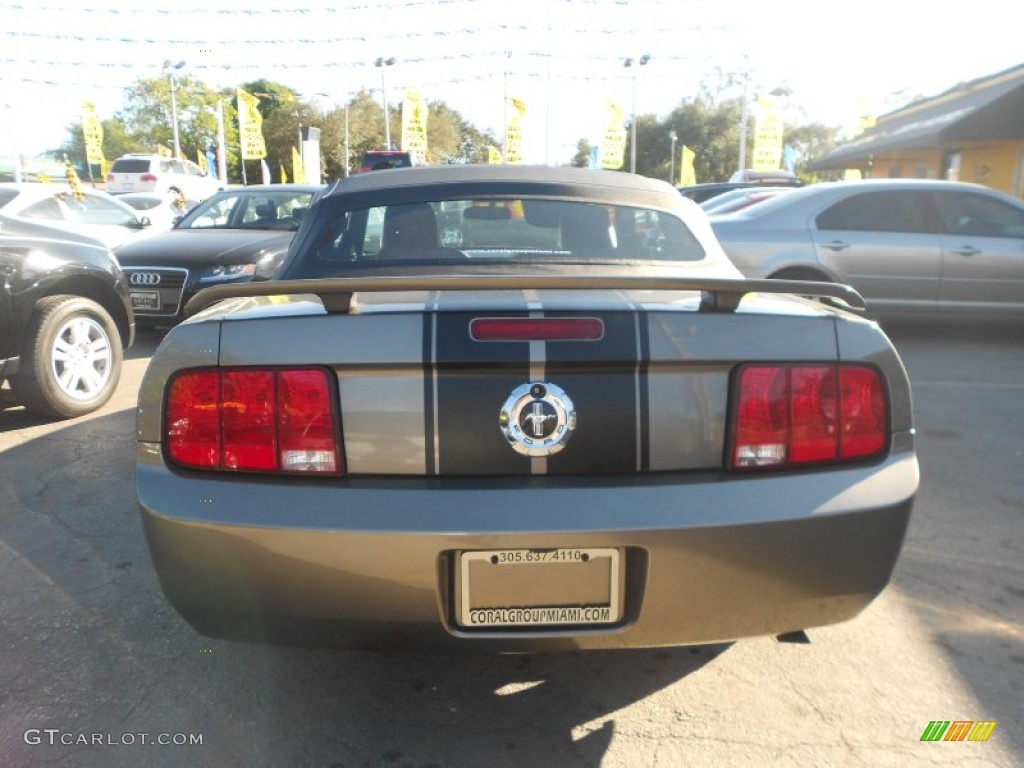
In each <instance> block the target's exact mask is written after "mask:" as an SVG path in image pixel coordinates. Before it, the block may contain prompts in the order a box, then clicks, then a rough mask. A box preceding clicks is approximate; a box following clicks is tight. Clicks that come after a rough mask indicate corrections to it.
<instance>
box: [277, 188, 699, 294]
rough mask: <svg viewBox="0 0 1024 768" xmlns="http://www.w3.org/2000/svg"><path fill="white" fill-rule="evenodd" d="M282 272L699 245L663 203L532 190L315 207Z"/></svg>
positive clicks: (633, 257) (637, 253) (651, 256)
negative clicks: (657, 206) (315, 215)
mask: <svg viewBox="0 0 1024 768" xmlns="http://www.w3.org/2000/svg"><path fill="white" fill-rule="evenodd" d="M319 218H320V220H319V222H317V223H316V224H314V226H313V229H312V230H311V231H310V233H309V236H308V237H307V238H305V239H304V243H305V245H304V246H303V247H302V249H301V251H300V252H298V253H296V254H295V261H294V263H293V269H292V270H291V274H290V275H289V276H290V277H330V276H338V275H342V274H345V273H351V272H357V271H362V270H361V268H364V267H365V268H370V269H372V267H373V266H374V265H378V266H402V265H404V264H412V265H415V264H430V263H436V264H445V263H447V262H452V263H462V264H465V263H466V262H467V261H468V262H477V263H498V262H501V261H508V262H525V263H552V264H559V263H562V264H579V263H591V262H592V263H635V262H665V261H670V262H689V261H699V260H701V259H703V258H704V255H705V253H704V249H703V247H702V246H701V244H700V242H699V241H698V240H697V238H696V237H694V235H693V233H692V232H690V230H689V228H687V226H686V224H684V223H683V221H682V219H680V218H678V217H677V216H675V215H673V214H671V213H667V212H665V211H659V210H653V209H646V208H637V207H631V206H619V205H607V204H602V203H590V202H583V201H566V200H551V199H542V198H533V199H531V198H500V199H495V198H487V199H470V200H444V201H437V202H417V203H403V204H396V205H382V206H374V207H368V208H358V209H354V210H342V211H335V212H330V213H328V211H327V210H325V211H323V213H322V214H321V216H320V217H319Z"/></svg>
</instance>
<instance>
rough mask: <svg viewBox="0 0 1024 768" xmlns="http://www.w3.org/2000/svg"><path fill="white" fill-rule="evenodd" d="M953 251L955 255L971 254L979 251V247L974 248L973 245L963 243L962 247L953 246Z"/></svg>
mask: <svg viewBox="0 0 1024 768" xmlns="http://www.w3.org/2000/svg"><path fill="white" fill-rule="evenodd" d="M953 253H955V254H956V255H957V256H973V255H974V254H976V253H981V248H975V247H974V246H973V245H965V246H964V247H963V248H954V249H953Z"/></svg>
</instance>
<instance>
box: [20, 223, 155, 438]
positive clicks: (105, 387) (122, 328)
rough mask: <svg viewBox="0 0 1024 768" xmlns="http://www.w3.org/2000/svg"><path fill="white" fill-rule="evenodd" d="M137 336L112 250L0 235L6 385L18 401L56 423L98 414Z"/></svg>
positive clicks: (112, 388) (127, 298)
mask: <svg viewBox="0 0 1024 768" xmlns="http://www.w3.org/2000/svg"><path fill="white" fill-rule="evenodd" d="M134 336H135V318H134V316H133V314H132V308H131V299H130V298H129V296H128V285H127V283H126V282H125V279H124V275H123V274H122V272H121V268H120V267H119V266H118V264H117V261H116V260H115V258H114V255H113V254H112V253H111V252H110V251H109V250H108V249H107V248H104V247H100V246H93V245H85V244H81V243H71V242H65V241H63V240H46V239H39V238H30V237H9V236H6V235H0V384H3V383H4V382H5V381H6V382H8V383H9V384H10V387H11V390H12V391H13V398H14V400H15V401H16V402H18V403H20V404H22V405H24V406H25V407H26V408H28V409H29V410H31V411H34V412H35V413H38V414H40V415H42V416H46V417H49V418H58V419H63V418H70V417H73V416H81V415H82V414H85V413H89V412H90V411H94V410H96V409H97V408H99V407H100V406H101V405H103V404H104V403H105V402H107V400H109V399H110V396H111V395H112V394H113V393H114V389H115V388H116V387H117V381H118V379H119V378H120V376H121V359H122V351H123V350H124V349H126V348H128V347H129V346H131V344H132V341H133V339H134ZM5 394H7V393H5Z"/></svg>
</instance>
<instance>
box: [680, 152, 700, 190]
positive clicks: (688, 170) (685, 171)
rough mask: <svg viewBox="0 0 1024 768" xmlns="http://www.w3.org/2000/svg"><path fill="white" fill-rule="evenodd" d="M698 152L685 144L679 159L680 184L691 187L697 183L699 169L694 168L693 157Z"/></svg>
mask: <svg viewBox="0 0 1024 768" xmlns="http://www.w3.org/2000/svg"><path fill="white" fill-rule="evenodd" d="M696 156H697V153H696V152H694V151H693V150H692V149H690V148H689V147H688V146H686V145H685V144H684V145H683V150H682V155H681V157H680V160H679V185H680V186H682V187H689V186H692V185H694V184H696V183H697V171H695V170H694V168H693V159H694V158H695V157H696Z"/></svg>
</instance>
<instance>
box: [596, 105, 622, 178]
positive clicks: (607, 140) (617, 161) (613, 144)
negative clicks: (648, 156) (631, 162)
mask: <svg viewBox="0 0 1024 768" xmlns="http://www.w3.org/2000/svg"><path fill="white" fill-rule="evenodd" d="M608 107H609V109H610V113H609V120H608V126H607V127H606V128H605V131H604V139H603V140H602V141H601V152H600V157H601V167H602V168H605V169H607V170H611V171H614V170H618V169H619V168H621V167H622V164H623V163H624V162H626V126H625V123H624V122H623V120H624V118H625V115H624V114H623V112H622V110H621V109H620V108H619V105H618V104H616V103H615V102H614V101H609V102H608Z"/></svg>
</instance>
